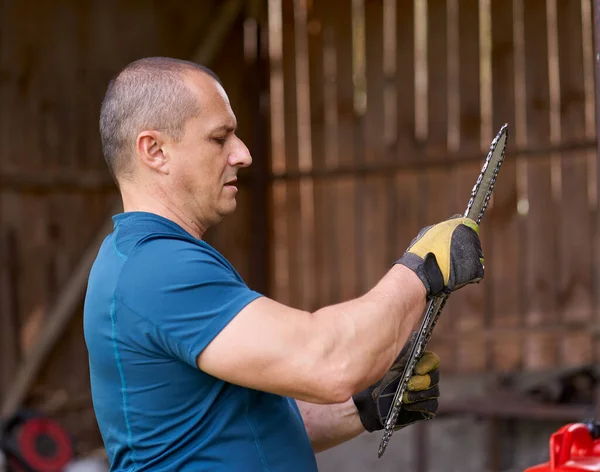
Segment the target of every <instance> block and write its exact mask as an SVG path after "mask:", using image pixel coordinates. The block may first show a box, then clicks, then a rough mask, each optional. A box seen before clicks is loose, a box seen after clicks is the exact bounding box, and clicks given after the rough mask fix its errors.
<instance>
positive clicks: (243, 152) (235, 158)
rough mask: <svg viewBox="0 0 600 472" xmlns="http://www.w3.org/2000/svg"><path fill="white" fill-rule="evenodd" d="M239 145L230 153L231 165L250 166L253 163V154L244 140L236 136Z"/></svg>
mask: <svg viewBox="0 0 600 472" xmlns="http://www.w3.org/2000/svg"><path fill="white" fill-rule="evenodd" d="M236 139H237V145H236V147H235V149H234V151H233V152H232V153H231V154H230V155H229V165H230V166H232V167H248V166H249V165H250V164H252V156H251V155H250V151H249V150H248V147H247V146H246V145H245V144H244V142H243V141H242V140H241V139H240V138H238V137H237V136H236Z"/></svg>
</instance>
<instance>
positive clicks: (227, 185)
mask: <svg viewBox="0 0 600 472" xmlns="http://www.w3.org/2000/svg"><path fill="white" fill-rule="evenodd" d="M236 182H237V178H234V179H231V180H228V181H227V182H225V185H224V187H231V188H235V189H237V186H236V185H235V184H236Z"/></svg>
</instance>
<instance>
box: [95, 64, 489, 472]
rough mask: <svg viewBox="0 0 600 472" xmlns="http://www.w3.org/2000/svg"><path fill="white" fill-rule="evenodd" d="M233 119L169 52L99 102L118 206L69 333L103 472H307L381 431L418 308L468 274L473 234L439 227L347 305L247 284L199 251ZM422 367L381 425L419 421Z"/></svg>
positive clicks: (240, 157)
mask: <svg viewBox="0 0 600 472" xmlns="http://www.w3.org/2000/svg"><path fill="white" fill-rule="evenodd" d="M236 126H237V123H236V118H235V115H234V113H233V111H232V109H231V106H230V103H229V99H228V97H227V95H226V93H225V90H224V89H223V87H222V86H221V84H220V82H219V80H218V78H217V77H216V76H215V75H214V73H212V72H211V71H210V70H208V69H205V68H203V67H200V66H198V65H196V64H193V63H188V62H184V61H179V60H175V59H168V58H146V59H141V60H139V61H136V62H134V63H132V64H130V65H128V66H127V67H125V69H123V70H122V71H121V72H120V73H119V74H118V76H117V77H116V78H115V79H114V80H113V81H111V83H110V84H109V87H108V90H107V93H106V96H105V98H104V101H103V103H102V110H101V116H100V132H101V138H102V144H103V151H104V154H105V158H106V161H107V164H108V167H109V169H110V171H111V173H112V174H113V176H114V178H115V180H116V182H117V185H118V187H119V189H120V192H121V196H122V199H123V206H124V213H122V214H119V215H116V216H114V218H113V219H114V231H113V233H111V234H110V235H109V236H108V237H107V238H106V240H105V241H104V243H103V245H102V247H101V249H100V251H99V254H98V256H97V259H96V261H95V263H94V266H93V268H92V271H91V273H90V278H89V284H88V291H87V295H86V301H85V314H84V316H85V320H84V329H85V338H86V343H87V347H88V351H89V360H90V375H91V386H92V394H93V401H94V408H95V412H96V416H97V419H98V424H99V427H100V431H101V433H102V437H103V440H104V443H105V446H106V450H107V453H108V456H109V459H110V462H111V470H119V471H142V470H152V471H167V470H168V471H175V470H177V471H209V470H210V471H251V472H252V471H271V472H276V471H286V472H289V471H296V470H297V471H314V470H316V462H315V457H314V453H315V452H318V451H320V450H323V449H326V448H329V447H332V446H334V445H336V444H339V443H340V442H343V441H346V440H348V439H350V438H353V437H355V436H357V435H358V434H360V433H361V432H364V431H365V429H366V430H368V431H375V430H379V429H382V426H383V425H382V423H383V421H385V417H386V416H387V412H388V411H389V408H390V405H391V401H392V396H393V393H394V391H395V387H396V386H397V384H398V377H399V375H400V372H401V370H402V367H403V365H404V364H405V362H406V355H407V351H408V347H409V345H410V342H409V343H408V344H407V340H408V338H409V334H410V332H411V329H412V327H413V325H414V324H415V322H416V321H417V320H418V319H419V317H420V315H421V314H422V312H423V309H424V307H425V303H426V299H427V298H428V297H431V296H433V295H435V294H438V293H441V292H442V291H446V292H450V291H452V290H454V289H456V288H458V287H460V286H462V285H465V284H467V283H471V282H476V281H478V280H480V279H481V278H482V277H483V266H482V253H481V247H480V243H479V238H478V236H477V226H476V225H475V223H474V222H472V221H470V220H467V219H464V218H454V219H450V220H448V221H445V222H442V223H440V224H438V225H435V226H433V227H430V228H426V229H424V230H423V231H421V233H420V234H419V235H418V236H417V237H416V238H415V240H414V241H413V243H412V244H411V246H410V248H409V250H407V252H406V253H405V254H404V255H403V256H402V257H401V258H400V259H399V260H398V261H396V262H395V263H394V264H393V265H392V268H391V269H390V270H389V272H388V273H387V274H386V275H385V276H384V277H383V278H382V279H381V281H380V282H379V283H378V284H377V285H376V286H375V287H374V288H373V289H372V290H370V291H369V292H368V293H366V294H364V295H363V296H361V297H359V298H357V299H355V300H350V301H346V302H344V303H340V304H338V305H334V306H328V307H324V308H322V309H320V310H318V311H316V312H314V313H308V312H305V311H301V310H297V309H294V308H290V307H287V306H284V305H282V304H279V303H277V302H276V301H274V300H270V299H269V298H267V297H266V296H262V295H261V294H258V293H256V292H254V291H252V290H250V289H249V288H248V287H247V286H246V285H245V283H244V282H243V281H242V279H241V278H240V276H239V275H238V274H237V273H236V271H235V270H234V268H233V267H232V266H231V265H230V264H229V263H228V262H227V260H225V258H223V257H222V256H221V255H220V254H219V253H218V252H217V251H216V250H215V249H213V248H212V247H210V246H209V245H208V244H207V243H205V242H204V241H202V236H203V234H204V232H205V231H206V230H207V229H208V228H209V227H210V226H211V225H214V224H217V223H219V222H220V221H221V220H222V219H223V217H225V216H226V215H229V214H231V213H232V212H233V211H234V210H235V207H236V192H237V188H236V185H235V184H236V175H237V172H238V170H239V169H241V168H243V167H246V166H249V165H250V164H251V162H252V159H251V157H250V154H249V152H248V149H247V148H246V146H245V145H244V143H242V141H240V139H239V138H238V137H237V136H236V135H235V130H236ZM390 262H392V261H390ZM411 339H412V338H411ZM403 346H404V349H402V347H403ZM399 353H400V354H399ZM438 361H439V359H438V358H437V356H435V354H433V353H427V354H426V355H425V356H423V358H422V360H421V361H420V363H419V366H418V368H417V369H416V375H414V376H413V377H412V379H411V385H410V387H411V392H409V393H408V394H407V395H406V398H405V403H406V404H405V407H404V408H403V411H402V413H401V415H400V418H399V420H398V423H397V425H396V426H397V428H402V427H405V426H407V425H409V424H411V423H414V422H416V421H420V420H426V419H430V418H431V417H433V416H434V415H435V413H436V411H437V398H438V396H439V389H438V386H437V383H438V378H439V373H438V370H437V367H438Z"/></svg>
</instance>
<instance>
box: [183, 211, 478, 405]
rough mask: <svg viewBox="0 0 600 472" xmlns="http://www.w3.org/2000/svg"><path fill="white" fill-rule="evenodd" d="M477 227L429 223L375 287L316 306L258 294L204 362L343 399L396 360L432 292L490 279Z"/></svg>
mask: <svg viewBox="0 0 600 472" xmlns="http://www.w3.org/2000/svg"><path fill="white" fill-rule="evenodd" d="M477 230H478V227H477V225H476V224H475V222H474V221H472V220H469V219H467V218H451V219H449V220H446V221H444V222H442V223H438V224H437V225H433V226H430V227H427V228H424V229H423V230H422V231H421V232H420V233H419V235H418V236H417V238H415V239H414V240H413V242H412V243H411V245H410V247H409V248H408V249H407V251H406V252H405V253H404V255H403V256H402V257H401V258H400V259H399V260H398V261H396V262H397V264H395V265H394V266H393V267H392V269H390V270H389V272H388V273H387V274H386V275H385V276H384V277H383V278H382V279H381V280H380V281H379V283H378V284H377V285H376V286H375V287H374V288H373V289H371V290H370V291H369V292H367V293H366V294H365V295H363V296H361V297H359V298H357V299H355V300H352V301H348V302H344V303H340V304H337V305H332V306H329V307H325V308H322V309H320V310H318V311H316V312H314V313H308V312H305V311H301V310H295V309H293V308H289V307H287V306H285V305H282V304H280V303H277V302H275V301H273V300H269V299H268V298H266V297H262V298H259V299H257V300H254V301H253V302H251V303H250V304H248V306H246V307H245V308H244V309H242V310H241V311H240V312H239V313H238V315H237V316H236V317H235V318H234V319H233V320H232V321H231V322H230V323H229V325H227V326H226V327H225V328H224V329H223V330H222V331H221V332H220V333H219V334H218V335H217V336H216V338H215V339H213V341H212V342H211V343H210V344H209V345H208V347H206V349H205V350H204V351H203V352H202V353H200V354H199V355H198V358H197V364H198V367H199V368H200V369H202V370H203V371H205V372H207V373H209V374H211V375H214V376H215V377H218V378H221V379H223V380H225V381H228V382H230V383H234V384H237V385H242V386H245V387H249V388H253V389H257V390H262V391H267V392H272V393H276V394H279V395H284V396H288V397H292V398H295V399H297V400H303V401H307V402H311V403H324V404H328V403H344V402H345V401H346V400H348V399H349V398H350V397H351V396H352V395H353V394H355V393H357V392H359V391H361V390H363V389H364V388H366V387H367V386H369V385H371V384H373V383H374V382H375V381H378V380H379V379H380V378H381V377H382V376H383V375H384V373H385V372H386V371H387V370H388V369H389V368H390V366H391V365H392V363H393V362H394V359H395V358H396V356H397V355H398V353H399V352H400V350H401V348H402V346H403V345H404V344H405V342H406V340H407V338H408V335H409V333H410V331H411V329H412V327H413V326H414V324H415V322H416V321H417V319H418V318H419V317H420V315H421V314H422V312H423V309H424V308H425V299H426V296H428V295H436V294H439V293H442V292H443V291H445V292H447V291H452V290H454V289H458V288H460V287H463V286H465V285H466V284H469V283H473V282H476V281H479V280H481V278H482V277H483V253H482V251H481V245H480V242H479V238H478V236H477ZM190 329H193V327H190Z"/></svg>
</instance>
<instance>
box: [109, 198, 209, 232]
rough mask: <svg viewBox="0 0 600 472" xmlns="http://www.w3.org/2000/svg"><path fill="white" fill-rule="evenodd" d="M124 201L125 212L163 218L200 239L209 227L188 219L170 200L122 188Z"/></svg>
mask: <svg viewBox="0 0 600 472" xmlns="http://www.w3.org/2000/svg"><path fill="white" fill-rule="evenodd" d="M121 197H122V199H123V211H124V212H130V211H144V212H147V213H154V214H155V215H158V216H162V217H163V218H166V219H168V220H171V221H173V222H174V223H176V224H178V225H179V226H181V227H182V228H183V229H184V230H186V231H187V232H188V233H190V234H191V235H192V236H194V237H195V238H198V239H202V237H203V236H204V233H205V232H206V230H207V229H208V227H204V226H203V225H201V224H200V223H199V222H198V221H196V220H195V219H194V218H191V217H188V216H187V215H186V213H185V212H184V211H182V210H180V209H179V208H178V206H177V205H176V204H175V203H173V202H171V201H170V199H168V198H159V197H157V196H154V195H147V194H146V195H140V194H139V193H138V192H131V191H128V189H123V188H121Z"/></svg>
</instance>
